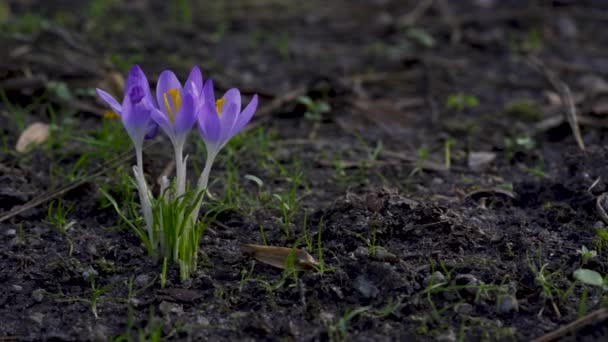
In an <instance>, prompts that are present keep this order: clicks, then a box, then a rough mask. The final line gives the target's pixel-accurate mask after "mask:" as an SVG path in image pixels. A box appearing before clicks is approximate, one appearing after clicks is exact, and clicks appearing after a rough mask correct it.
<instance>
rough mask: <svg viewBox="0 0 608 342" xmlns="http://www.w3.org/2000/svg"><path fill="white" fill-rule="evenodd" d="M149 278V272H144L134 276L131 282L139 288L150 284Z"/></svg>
mask: <svg viewBox="0 0 608 342" xmlns="http://www.w3.org/2000/svg"><path fill="white" fill-rule="evenodd" d="M150 279H151V277H150V275H149V274H145V273H144V274H140V275H138V276H137V277H135V280H134V281H133V284H134V285H135V286H136V287H139V288H141V287H144V286H146V285H148V284H150Z"/></svg>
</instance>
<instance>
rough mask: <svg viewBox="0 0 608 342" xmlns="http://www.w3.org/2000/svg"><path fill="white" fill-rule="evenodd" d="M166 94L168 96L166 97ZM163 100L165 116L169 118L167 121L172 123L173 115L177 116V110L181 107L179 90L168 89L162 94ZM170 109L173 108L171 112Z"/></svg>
mask: <svg viewBox="0 0 608 342" xmlns="http://www.w3.org/2000/svg"><path fill="white" fill-rule="evenodd" d="M167 94H168V95H169V96H167ZM169 97H170V98H171V103H170V102H169ZM163 100H164V101H165V109H167V115H168V116H169V120H171V122H174V121H175V115H177V112H178V111H179V108H180V107H181V106H182V97H181V95H180V94H179V89H169V90H168V91H167V92H166V93H164V94H163ZM171 108H173V110H172V109H171ZM173 111H175V114H174V113H173Z"/></svg>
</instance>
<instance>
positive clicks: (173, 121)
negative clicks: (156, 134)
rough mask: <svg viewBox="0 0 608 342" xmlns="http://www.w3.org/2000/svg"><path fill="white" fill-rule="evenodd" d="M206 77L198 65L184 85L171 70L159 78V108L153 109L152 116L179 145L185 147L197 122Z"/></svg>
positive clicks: (157, 88) (157, 90)
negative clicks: (187, 137) (202, 74)
mask: <svg viewBox="0 0 608 342" xmlns="http://www.w3.org/2000/svg"><path fill="white" fill-rule="evenodd" d="M202 88H203V77H202V76H201V71H200V69H199V68H198V67H194V68H192V71H191V72H190V76H189V77H188V80H186V83H185V84H184V87H183V88H182V85H181V83H180V82H179V80H178V79H177V77H176V76H175V74H174V73H173V72H171V71H169V70H165V71H163V72H162V73H161V74H160V77H159V78H158V84H157V85H156V100H157V101H158V109H156V108H155V109H154V110H153V111H152V119H153V120H154V121H155V122H156V123H157V124H158V125H159V126H160V128H161V129H162V130H163V131H164V132H165V134H167V136H169V139H171V142H172V143H173V144H174V146H175V147H182V146H183V145H184V142H185V140H186V136H187V135H188V133H190V130H191V129H192V126H194V122H195V121H196V111H197V109H198V107H199V106H200V103H201V100H203V98H202V97H201V92H202Z"/></svg>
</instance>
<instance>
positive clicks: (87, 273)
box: [82, 267, 99, 281]
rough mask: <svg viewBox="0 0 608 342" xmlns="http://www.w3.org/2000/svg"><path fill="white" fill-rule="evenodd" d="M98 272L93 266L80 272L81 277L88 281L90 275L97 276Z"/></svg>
mask: <svg viewBox="0 0 608 342" xmlns="http://www.w3.org/2000/svg"><path fill="white" fill-rule="evenodd" d="M98 275H99V272H97V271H96V270H95V269H94V268H93V267H89V268H87V269H86V270H84V272H82V277H83V278H84V280H86V281H89V280H90V279H91V277H97V276H98Z"/></svg>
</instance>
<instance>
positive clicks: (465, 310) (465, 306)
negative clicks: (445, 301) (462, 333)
mask: <svg viewBox="0 0 608 342" xmlns="http://www.w3.org/2000/svg"><path fill="white" fill-rule="evenodd" d="M454 311H455V312H456V313H459V314H461V315H468V314H470V313H471V312H473V305H471V304H469V303H460V304H456V306H454Z"/></svg>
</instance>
